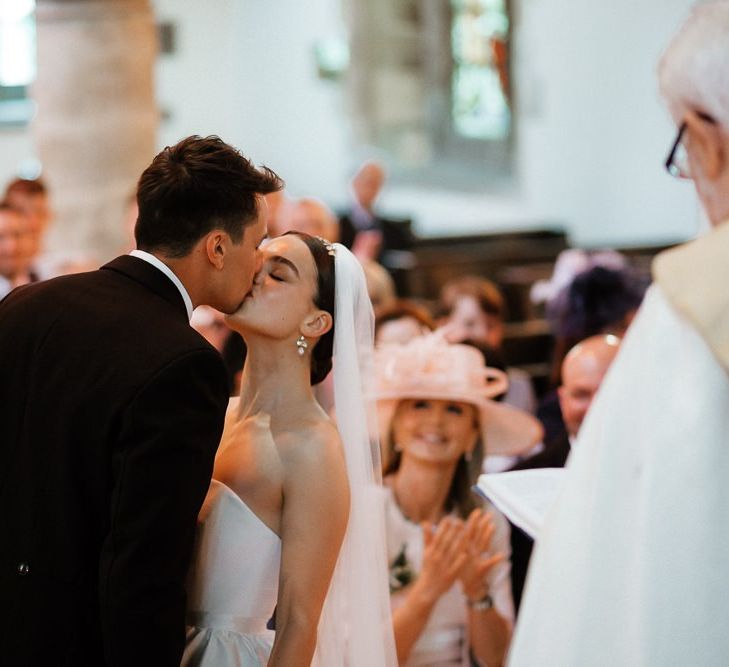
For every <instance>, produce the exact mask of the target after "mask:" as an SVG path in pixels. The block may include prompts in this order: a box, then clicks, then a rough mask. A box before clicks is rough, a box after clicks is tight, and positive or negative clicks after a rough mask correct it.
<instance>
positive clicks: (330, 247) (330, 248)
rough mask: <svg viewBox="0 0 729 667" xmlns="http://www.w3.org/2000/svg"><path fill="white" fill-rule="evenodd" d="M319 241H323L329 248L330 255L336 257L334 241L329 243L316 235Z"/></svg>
mask: <svg viewBox="0 0 729 667" xmlns="http://www.w3.org/2000/svg"><path fill="white" fill-rule="evenodd" d="M316 238H317V239H318V240H319V241H321V242H322V245H323V246H324V247H325V248H326V249H327V253H328V255H329V256H330V257H336V256H337V251H336V250H335V248H334V245H333V244H332V243H329V241H327V240H326V239H323V238H322V237H321V236H317V237H316Z"/></svg>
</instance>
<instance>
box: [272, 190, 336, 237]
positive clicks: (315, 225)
mask: <svg viewBox="0 0 729 667" xmlns="http://www.w3.org/2000/svg"><path fill="white" fill-rule="evenodd" d="M277 194H278V193H277ZM276 213H277V215H278V222H277V224H276V230H277V231H278V233H279V234H282V233H283V232H285V231H286V232H288V231H292V230H293V231H297V232H304V233H305V234H309V235H311V236H318V237H320V238H323V239H326V240H327V241H329V242H330V243H336V242H337V241H339V221H338V220H337V216H335V215H334V213H332V211H331V209H330V208H329V207H328V206H327V205H326V204H325V203H324V202H323V201H321V200H319V199H316V198H315V197H302V198H301V199H295V200H293V201H290V202H288V203H287V204H285V205H283V206H281V207H279V208H278V209H277V211H276ZM269 235H271V232H270V230H269Z"/></svg>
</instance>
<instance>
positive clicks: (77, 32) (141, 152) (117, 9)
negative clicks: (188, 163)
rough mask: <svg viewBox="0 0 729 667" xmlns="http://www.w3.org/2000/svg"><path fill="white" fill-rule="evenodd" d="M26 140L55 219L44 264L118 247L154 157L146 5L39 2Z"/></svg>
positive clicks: (102, 255) (102, 256)
mask: <svg viewBox="0 0 729 667" xmlns="http://www.w3.org/2000/svg"><path fill="white" fill-rule="evenodd" d="M36 19H37V35H38V75H37V79H36V82H35V84H34V85H33V89H32V95H33V98H34V100H35V102H36V104H37V106H38V112H37V116H36V118H35V120H34V121H33V126H32V132H33V137H34V140H35V143H36V150H37V152H38V156H39V158H40V160H41V163H42V168H43V178H44V179H45V180H46V181H47V183H48V186H49V189H50V195H51V205H52V207H53V210H54V213H55V219H54V222H53V225H52V228H51V230H50V231H49V234H48V238H47V239H46V248H47V250H48V251H49V252H50V253H51V254H55V255H62V256H64V255H65V256H73V255H82V256H87V257H92V258H94V259H96V260H97V261H105V260H107V259H109V258H111V257H114V256H115V255H116V254H118V253H119V251H120V250H121V249H123V247H124V235H125V231H124V228H123V220H124V217H125V214H126V208H127V200H128V198H129V196H130V195H131V194H132V193H133V192H134V188H135V184H136V181H137V179H138V178H139V175H140V173H141V172H142V170H143V169H144V168H145V167H146V166H147V165H148V164H149V162H150V160H151V159H152V157H153V156H154V154H155V147H156V143H155V139H156V130H157V123H158V117H159V114H158V111H157V106H156V103H155V96H154V63H155V58H156V55H157V41H156V32H155V26H154V17H153V13H152V9H151V6H150V2H149V0H38V2H37V6H36Z"/></svg>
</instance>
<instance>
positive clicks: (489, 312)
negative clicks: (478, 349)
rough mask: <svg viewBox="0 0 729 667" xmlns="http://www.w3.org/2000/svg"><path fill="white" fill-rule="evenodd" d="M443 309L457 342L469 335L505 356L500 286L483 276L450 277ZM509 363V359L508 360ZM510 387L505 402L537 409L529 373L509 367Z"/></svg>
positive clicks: (503, 318)
mask: <svg viewBox="0 0 729 667" xmlns="http://www.w3.org/2000/svg"><path fill="white" fill-rule="evenodd" d="M439 306H440V310H441V312H442V313H443V315H444V319H445V322H446V323H447V325H448V327H449V334H448V337H449V339H450V340H452V341H454V342H461V341H464V340H466V339H468V340H471V341H473V342H475V343H481V344H484V345H487V346H488V347H489V348H491V349H492V350H494V352H496V354H497V355H498V356H499V357H501V358H503V356H504V355H503V352H502V346H503V343H504V320H505V315H506V306H505V303H504V297H503V295H502V294H501V291H500V290H499V288H498V287H497V286H496V285H495V284H494V283H492V282H491V281H490V280H487V279H486V278H481V277H480V276H462V277H460V278H455V279H454V280H450V281H448V282H447V283H446V284H445V285H444V286H443V288H442V289H441V292H440V303H439ZM506 361H507V363H508V359H507V360H506ZM507 374H508V376H509V391H508V392H507V394H506V396H505V397H504V402H505V403H508V404H509V405H513V406H514V407H515V408H519V409H521V410H526V411H527V412H532V413H533V412H535V411H536V407H537V400H536V396H535V394H534V388H533V387H532V382H531V378H530V377H529V374H528V373H525V372H524V371H522V370H520V369H518V368H511V367H509V368H507Z"/></svg>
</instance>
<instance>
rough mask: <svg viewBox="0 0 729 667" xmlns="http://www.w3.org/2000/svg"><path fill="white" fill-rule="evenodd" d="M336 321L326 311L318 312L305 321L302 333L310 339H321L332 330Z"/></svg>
mask: <svg viewBox="0 0 729 667" xmlns="http://www.w3.org/2000/svg"><path fill="white" fill-rule="evenodd" d="M332 324H334V320H332V316H331V315H330V314H329V313H327V311H326V310H317V311H315V312H314V313H312V314H311V315H309V317H307V318H306V320H304V324H303V326H302V327H301V333H302V334H303V335H304V336H306V337H308V338H321V336H323V335H324V334H325V333H326V332H327V331H329V330H330V329H331V328H332Z"/></svg>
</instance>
